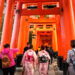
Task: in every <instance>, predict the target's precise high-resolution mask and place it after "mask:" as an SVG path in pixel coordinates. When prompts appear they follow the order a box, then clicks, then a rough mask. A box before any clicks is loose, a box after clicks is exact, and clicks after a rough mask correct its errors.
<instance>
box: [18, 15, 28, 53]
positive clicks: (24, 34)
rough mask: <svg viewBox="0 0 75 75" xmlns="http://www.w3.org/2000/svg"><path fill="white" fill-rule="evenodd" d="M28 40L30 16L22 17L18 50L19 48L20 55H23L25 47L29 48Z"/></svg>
mask: <svg viewBox="0 0 75 75" xmlns="http://www.w3.org/2000/svg"><path fill="white" fill-rule="evenodd" d="M28 40H29V25H28V16H21V23H20V32H19V39H18V48H19V53H18V54H23V50H24V47H26V46H27V42H28Z"/></svg>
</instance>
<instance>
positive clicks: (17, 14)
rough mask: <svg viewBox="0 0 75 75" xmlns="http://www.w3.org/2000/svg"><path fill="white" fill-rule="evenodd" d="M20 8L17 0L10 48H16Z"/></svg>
mask: <svg viewBox="0 0 75 75" xmlns="http://www.w3.org/2000/svg"><path fill="white" fill-rule="evenodd" d="M20 10H21V3H20V2H18V3H17V8H16V14H15V21H14V27H13V34H12V39H11V48H17V43H18V36H19V28H20V18H21V15H20Z"/></svg>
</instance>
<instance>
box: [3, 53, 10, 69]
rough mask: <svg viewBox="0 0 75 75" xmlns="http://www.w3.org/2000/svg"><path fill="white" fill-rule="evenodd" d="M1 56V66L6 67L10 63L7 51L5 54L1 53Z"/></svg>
mask: <svg viewBox="0 0 75 75" xmlns="http://www.w3.org/2000/svg"><path fill="white" fill-rule="evenodd" d="M2 55H3V58H2V68H8V67H9V66H10V64H11V61H10V58H9V56H8V53H7V54H6V55H5V54H3V53H2Z"/></svg>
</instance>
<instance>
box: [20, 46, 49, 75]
mask: <svg viewBox="0 0 75 75" xmlns="http://www.w3.org/2000/svg"><path fill="white" fill-rule="evenodd" d="M49 60H50V56H49V54H48V52H47V51H46V50H45V48H44V46H41V51H39V52H38V55H36V53H35V51H34V50H33V46H32V45H30V47H29V49H28V50H27V51H25V52H24V55H23V59H22V62H21V65H22V66H23V70H24V72H23V75H34V71H36V67H37V65H38V67H39V75H48V65H49Z"/></svg>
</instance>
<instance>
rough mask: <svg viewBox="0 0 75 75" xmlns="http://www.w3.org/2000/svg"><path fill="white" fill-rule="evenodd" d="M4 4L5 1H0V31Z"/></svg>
mask: <svg viewBox="0 0 75 75" xmlns="http://www.w3.org/2000/svg"><path fill="white" fill-rule="evenodd" d="M4 2H5V0H0V30H1V25H2V17H3V8H4Z"/></svg>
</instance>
